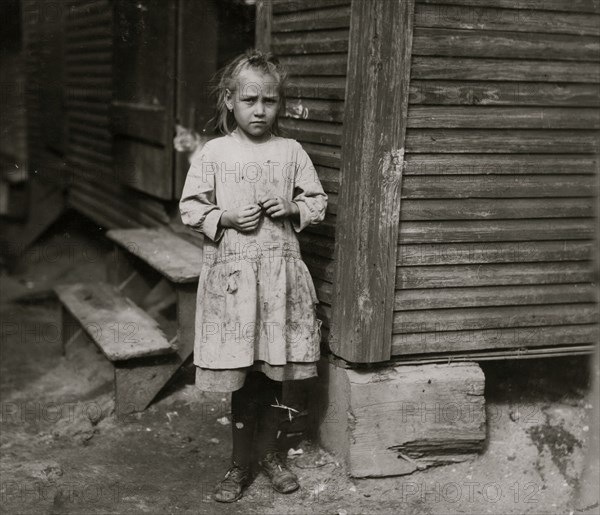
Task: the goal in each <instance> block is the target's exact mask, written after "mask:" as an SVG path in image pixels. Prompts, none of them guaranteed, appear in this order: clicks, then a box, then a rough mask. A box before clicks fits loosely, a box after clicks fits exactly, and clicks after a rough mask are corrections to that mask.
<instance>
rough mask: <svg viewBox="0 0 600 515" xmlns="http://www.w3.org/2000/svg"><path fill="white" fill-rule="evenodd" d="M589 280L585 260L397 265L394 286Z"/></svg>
mask: <svg viewBox="0 0 600 515" xmlns="http://www.w3.org/2000/svg"><path fill="white" fill-rule="evenodd" d="M592 280H593V271H592V266H591V264H590V262H589V261H560V262H557V263H555V262H551V263H542V262H540V263H495V264H477V265H475V264H467V265H439V266H438V265H430V266H410V267H409V266H401V267H398V268H397V274H396V289H398V290H399V289H415V288H441V287H444V288H453V287H463V286H464V287H467V286H469V287H470V286H496V285H498V286H503V285H509V284H551V283H582V282H588V281H589V282H591V281H592Z"/></svg>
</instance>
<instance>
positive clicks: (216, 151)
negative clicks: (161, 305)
mask: <svg viewBox="0 0 600 515" xmlns="http://www.w3.org/2000/svg"><path fill="white" fill-rule="evenodd" d="M284 80H285V72H284V70H283V69H282V67H281V66H280V65H279V63H278V61H277V60H276V59H275V58H274V57H272V56H271V55H270V54H265V53H261V52H259V51H249V52H247V53H246V54H244V55H241V56H239V57H237V58H236V59H234V60H233V62H231V63H230V64H229V65H228V66H226V67H225V69H224V70H223V71H222V73H221V77H220V81H219V86H218V105H217V110H218V116H217V126H218V128H219V129H220V130H221V132H222V133H223V134H224V136H222V137H219V138H216V139H213V140H210V141H209V142H208V143H206V144H205V145H204V147H202V149H201V150H200V151H197V152H195V153H194V156H193V158H192V161H191V167H190V169H189V172H188V175H187V179H186V182H185V186H184V189H183V193H182V196H181V200H180V204H179V207H180V211H181V218H182V220H183V223H184V224H186V225H188V226H190V227H192V228H193V229H195V230H197V231H200V232H202V233H203V234H204V235H205V240H204V263H203V267H202V271H201V273H200V279H199V284H198V297H197V308H196V334H195V347H194V364H195V365H196V366H197V369H196V371H197V375H196V384H197V385H198V387H199V388H200V389H202V390H205V391H218V392H232V396H231V413H232V433H233V455H232V460H231V467H230V468H229V470H228V471H227V473H226V474H225V477H224V479H223V480H222V481H221V482H220V483H219V484H218V485H217V487H216V489H215V499H216V500H217V501H221V502H233V501H235V500H237V499H239V498H240V497H241V496H242V492H243V489H244V488H245V487H246V486H247V485H248V484H249V483H250V480H251V477H252V472H251V465H252V460H251V456H252V454H251V450H252V447H255V451H256V456H257V457H258V464H259V466H260V468H261V469H262V470H263V471H264V472H265V474H266V475H267V476H268V477H269V479H270V480H271V483H272V486H273V488H274V489H275V490H277V491H278V492H281V493H289V492H293V491H294V490H296V489H297V488H298V487H299V484H298V478H297V477H296V475H295V474H294V473H293V472H292V471H291V470H289V469H288V468H287V466H286V463H285V458H284V457H283V456H282V455H280V454H279V453H278V449H279V447H280V446H279V442H281V441H283V437H284V436H285V434H286V426H287V425H289V423H290V421H291V419H292V418H293V417H292V415H293V414H294V412H295V411H296V410H292V409H289V408H287V407H286V406H283V405H282V404H281V401H282V395H281V391H282V381H283V380H295V379H307V378H310V377H315V376H316V375H317V371H316V361H317V360H318V359H319V344H320V320H318V319H317V317H316V305H317V303H318V300H317V296H316V292H315V288H314V285H313V282H312V279H311V277H310V274H309V271H308V269H307V268H306V265H305V264H304V262H303V261H302V259H301V256H300V247H299V244H298V239H297V237H296V233H297V232H300V231H301V230H303V229H304V228H305V227H307V226H309V225H312V224H318V223H319V222H321V221H322V220H323V218H324V217H325V209H326V207H327V195H326V194H325V192H324V191H323V188H322V186H321V183H320V181H319V178H318V177H317V174H316V172H315V169H314V166H313V164H312V162H311V160H310V158H309V157H308V154H307V153H306V152H305V151H304V150H303V148H302V146H301V145H300V144H299V143H298V142H297V141H295V140H293V139H288V138H283V137H280V136H279V135H278V128H277V115H278V113H279V112H280V108H281V107H282V105H283V104H284V97H283V95H284ZM255 430H256V435H254V432H255Z"/></svg>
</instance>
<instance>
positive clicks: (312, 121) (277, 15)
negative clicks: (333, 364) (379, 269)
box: [270, 0, 350, 335]
mask: <svg viewBox="0 0 600 515" xmlns="http://www.w3.org/2000/svg"><path fill="white" fill-rule="evenodd" d="M270 25H271V38H270V39H271V40H270V45H271V50H272V51H273V52H274V53H275V54H276V55H278V56H279V57H280V60H281V61H282V62H283V64H284V65H285V66H286V67H287V69H288V70H289V73H290V78H289V85H288V90H287V96H288V99H287V108H286V113H285V117H283V118H282V119H281V120H280V122H279V123H280V127H281V128H282V129H283V131H285V133H286V134H287V136H289V137H292V138H295V139H297V140H298V141H299V142H300V143H302V146H303V147H304V149H305V150H306V151H307V152H308V154H309V155H310V157H311V159H312V161H313V163H314V165H315V167H316V169H317V172H318V174H319V178H320V180H321V182H322V184H323V188H324V189H325V191H326V192H327V194H328V196H329V203H328V207H327V214H326V217H325V221H324V222H323V223H322V224H320V225H318V226H315V227H308V228H306V229H305V230H304V231H303V232H302V233H301V234H300V244H301V246H302V254H303V257H304V261H305V262H306V264H307V266H308V268H309V269H310V272H311V274H312V277H313V279H314V283H315V287H316V289H317V293H318V296H319V300H320V305H319V307H318V316H319V318H321V319H322V320H323V334H324V335H326V334H327V332H328V328H329V325H330V319H331V300H332V282H333V273H334V271H333V252H334V235H335V214H336V208H337V194H338V190H339V184H340V147H341V142H342V118H343V113H344V95H345V86H346V68H347V55H348V35H349V27H350V1H349V0H321V1H314V0H300V1H298V0H296V1H293V2H288V1H279V0H277V1H275V2H273V4H272V19H271V24H270Z"/></svg>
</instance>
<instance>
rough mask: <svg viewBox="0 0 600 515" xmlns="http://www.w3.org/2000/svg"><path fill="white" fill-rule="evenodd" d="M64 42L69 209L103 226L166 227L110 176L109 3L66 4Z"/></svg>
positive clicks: (153, 207) (159, 211)
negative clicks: (71, 208) (71, 207)
mask: <svg viewBox="0 0 600 515" xmlns="http://www.w3.org/2000/svg"><path fill="white" fill-rule="evenodd" d="M65 40H66V45H65V49H66V50H65V56H64V60H65V67H66V70H67V75H66V85H67V87H66V98H65V100H66V105H67V127H68V147H67V160H68V164H69V167H70V173H71V175H70V177H71V181H70V184H69V186H70V188H69V203H70V205H71V206H73V207H74V208H75V209H77V210H78V211H80V212H82V213H84V214H86V215H87V216H89V217H90V218H92V219H93V220H96V221H97V222H98V223H100V224H102V225H104V226H105V227H111V228H112V227H143V226H155V225H157V224H166V223H169V221H170V217H169V216H168V214H167V212H166V209H165V206H164V205H163V204H162V203H160V202H159V201H157V200H155V199H152V198H150V197H148V196H146V195H144V194H143V193H140V192H137V191H136V190H134V189H131V188H129V187H128V186H127V183H128V181H129V180H130V179H133V178H132V177H131V178H128V177H122V176H121V177H119V176H117V175H116V174H115V172H114V167H113V165H114V162H113V156H114V149H113V134H112V131H111V109H110V103H111V100H112V82H113V64H112V63H113V13H112V2H110V1H109V0H95V1H91V0H90V1H88V0H72V1H71V2H70V4H69V13H68V18H67V26H66V36H65Z"/></svg>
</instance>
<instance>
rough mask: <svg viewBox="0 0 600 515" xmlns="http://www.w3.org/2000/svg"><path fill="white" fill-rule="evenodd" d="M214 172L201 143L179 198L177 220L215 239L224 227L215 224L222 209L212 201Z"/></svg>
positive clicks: (219, 237) (213, 167) (215, 166)
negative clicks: (179, 218) (179, 216)
mask: <svg viewBox="0 0 600 515" xmlns="http://www.w3.org/2000/svg"><path fill="white" fill-rule="evenodd" d="M217 172H218V165H217V162H216V161H212V160H211V158H210V153H209V151H208V149H207V148H206V147H204V148H203V149H202V150H201V151H200V152H198V153H196V154H195V155H194V156H193V159H192V162H191V165H190V169H189V170H188V173H187V177H186V179H185V184H184V186H183V192H182V193H181V199H180V201H179V212H180V213H181V221H182V222H183V223H184V224H185V225H188V226H189V227H191V228H192V229H194V230H195V231H198V232H201V233H203V234H205V235H206V236H208V237H209V238H210V239H211V240H213V241H215V242H216V241H219V240H220V239H221V238H222V236H223V233H224V232H225V228H224V227H219V220H220V219H221V215H222V214H223V210H222V209H221V208H220V207H219V206H217V204H216V197H215V174H216V173H217Z"/></svg>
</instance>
